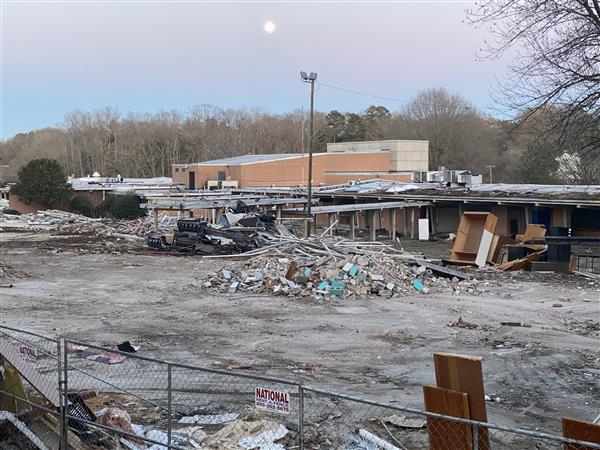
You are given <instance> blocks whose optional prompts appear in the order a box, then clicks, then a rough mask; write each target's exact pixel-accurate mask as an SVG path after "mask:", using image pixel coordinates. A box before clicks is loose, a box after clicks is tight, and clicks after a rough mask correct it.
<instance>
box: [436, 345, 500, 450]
mask: <svg viewBox="0 0 600 450" xmlns="http://www.w3.org/2000/svg"><path fill="white" fill-rule="evenodd" d="M433 360H434V363H435V378H436V382H437V385H438V387H441V388H444V389H450V390H453V391H458V392H464V393H465V394H467V395H468V401H469V414H470V416H471V419H473V420H479V421H481V422H487V409H486V405H485V391H484V386H483V371H482V368H481V360H482V358H481V357H480V356H467V355H456V354H452V353H434V354H433ZM489 448H490V442H489V436H488V431H487V429H480V430H479V449H480V450H489Z"/></svg>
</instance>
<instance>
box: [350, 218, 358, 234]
mask: <svg viewBox="0 0 600 450" xmlns="http://www.w3.org/2000/svg"><path fill="white" fill-rule="evenodd" d="M356 214H357V213H356V212H351V213H350V237H351V238H352V240H354V239H355V238H356V224H355V223H354V222H355V221H356V220H358V217H356Z"/></svg>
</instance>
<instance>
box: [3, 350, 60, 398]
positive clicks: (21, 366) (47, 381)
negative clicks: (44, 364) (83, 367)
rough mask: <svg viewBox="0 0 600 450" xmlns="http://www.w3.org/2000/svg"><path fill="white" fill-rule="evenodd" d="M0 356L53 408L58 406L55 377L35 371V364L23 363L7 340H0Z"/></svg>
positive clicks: (17, 352) (19, 355)
mask: <svg viewBox="0 0 600 450" xmlns="http://www.w3.org/2000/svg"><path fill="white" fill-rule="evenodd" d="M0 355H2V356H4V358H5V359H6V360H7V361H8V362H9V363H10V364H11V365H12V366H13V367H14V368H15V369H17V371H18V372H19V374H20V375H21V376H22V377H23V378H24V379H25V380H27V381H28V382H29V384H31V385H32V386H33V387H34V388H35V389H36V390H37V391H38V392H39V393H40V394H42V396H43V397H44V398H45V399H46V400H48V401H49V402H50V403H52V405H53V406H55V407H58V406H60V396H59V392H58V382H57V380H56V377H49V376H48V375H44V374H41V373H40V372H38V371H37V370H36V367H35V364H32V363H30V362H28V361H25V360H24V359H23V358H22V357H21V354H20V353H19V351H18V350H17V348H16V346H15V345H14V344H11V343H9V341H8V340H7V339H4V338H0Z"/></svg>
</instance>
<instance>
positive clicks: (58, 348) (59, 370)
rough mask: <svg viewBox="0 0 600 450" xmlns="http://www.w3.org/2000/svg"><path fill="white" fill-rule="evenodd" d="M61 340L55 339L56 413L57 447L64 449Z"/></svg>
mask: <svg viewBox="0 0 600 450" xmlns="http://www.w3.org/2000/svg"><path fill="white" fill-rule="evenodd" d="M60 344H61V340H60V339H57V340H56V362H57V374H58V398H59V402H60V403H59V409H58V413H59V414H60V419H59V423H60V434H59V436H58V437H59V448H60V450H66V449H65V446H64V441H63V438H64V435H65V433H66V430H65V421H64V413H65V397H64V394H63V392H64V386H63V363H62V347H61V345H60Z"/></svg>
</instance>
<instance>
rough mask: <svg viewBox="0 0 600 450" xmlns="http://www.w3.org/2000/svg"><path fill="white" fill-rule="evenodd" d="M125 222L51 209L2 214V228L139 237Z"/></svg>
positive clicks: (0, 218)
mask: <svg viewBox="0 0 600 450" xmlns="http://www.w3.org/2000/svg"><path fill="white" fill-rule="evenodd" d="M136 220H137V219H136ZM124 222H127V221H121V222H118V223H117V224H115V222H114V221H112V220H110V219H105V218H99V219H94V218H91V217H87V216H83V215H81V214H75V213H70V212H66V211H59V210H56V209H49V210H46V211H38V212H36V213H31V214H21V215H14V214H2V215H1V217H0V230H4V231H9V230H26V231H57V232H68V233H73V234H94V235H98V236H117V237H123V238H132V239H137V237H136V235H135V234H136V233H134V232H132V230H129V229H127V227H124V226H123V223H124Z"/></svg>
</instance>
